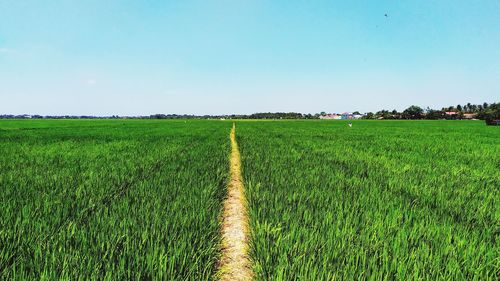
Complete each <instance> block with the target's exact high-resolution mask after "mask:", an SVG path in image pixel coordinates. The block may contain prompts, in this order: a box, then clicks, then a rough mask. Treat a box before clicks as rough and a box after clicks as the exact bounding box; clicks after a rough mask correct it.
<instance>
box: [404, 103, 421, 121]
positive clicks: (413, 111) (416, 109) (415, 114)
mask: <svg viewBox="0 0 500 281" xmlns="http://www.w3.org/2000/svg"><path fill="white" fill-rule="evenodd" d="M423 113H424V110H423V109H422V108H421V107H420V106H416V105H412V106H410V107H408V108H407V109H405V110H404V111H403V118H404V119H422V116H423Z"/></svg>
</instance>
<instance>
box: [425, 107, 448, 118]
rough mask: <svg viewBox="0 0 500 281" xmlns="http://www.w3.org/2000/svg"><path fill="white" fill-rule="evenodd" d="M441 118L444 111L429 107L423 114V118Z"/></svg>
mask: <svg viewBox="0 0 500 281" xmlns="http://www.w3.org/2000/svg"><path fill="white" fill-rule="evenodd" d="M443 118H445V114H444V111H442V110H434V109H429V110H427V114H426V115H425V119H431V120H436V119H443Z"/></svg>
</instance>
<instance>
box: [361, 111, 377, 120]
mask: <svg viewBox="0 0 500 281" xmlns="http://www.w3.org/2000/svg"><path fill="white" fill-rule="evenodd" d="M363 119H375V114H373V112H367V113H366V114H365V116H364V117H363Z"/></svg>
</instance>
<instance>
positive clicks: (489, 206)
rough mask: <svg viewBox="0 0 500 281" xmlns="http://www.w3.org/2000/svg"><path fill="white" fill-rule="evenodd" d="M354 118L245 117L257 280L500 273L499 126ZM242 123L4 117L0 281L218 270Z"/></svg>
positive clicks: (184, 275) (242, 142)
mask: <svg viewBox="0 0 500 281" xmlns="http://www.w3.org/2000/svg"><path fill="white" fill-rule="evenodd" d="M353 124H354V125H353V127H352V128H349V127H348V126H347V122H343V121H276V122H272V121H265V122H260V121H252V122H247V121H237V138H238V143H239V146H240V152H241V157H242V165H243V178H244V181H245V186H246V191H247V197H248V201H249V208H250V227H251V235H252V244H251V258H252V260H253V261H254V271H255V273H256V280H297V279H299V280H331V279H333V278H336V279H375V280H378V279H386V278H387V279H400V280H407V279H421V280H428V279H474V278H476V279H483V280H488V279H490V280H498V279H499V277H500V276H499V273H498V268H500V259H499V250H500V249H499V247H498V244H499V231H498V225H499V220H500V210H499V208H498V206H499V198H500V194H499V193H500V190H499V186H500V172H499V167H500V154H499V151H500V142H499V141H498V140H499V139H500V131H499V130H498V128H496V127H487V126H485V125H484V123H482V122H474V121H463V122H461V121H355V122H353ZM230 128H231V122H230V121H226V122H221V121H194V120H188V121H184V120H180V121H172V120H17V121H16V120H14V121H5V120H2V121H0V188H1V190H2V192H1V193H0V203H1V205H0V279H26V278H27V279H41V278H46V279H58V278H65V279H68V278H69V279H78V278H80V279H91V278H99V279H110V280H111V279H113V280H116V279H139V278H142V279H180V280H186V279H187V280H200V279H201V280H207V279H211V278H213V277H214V273H215V271H216V264H217V260H218V259H219V255H220V235H219V230H220V223H219V221H220V220H219V216H220V213H221V204H222V201H223V197H224V193H225V185H226V183H227V179H228V164H229V163H228V155H229V152H230V146H229V138H228V135H229V131H230Z"/></svg>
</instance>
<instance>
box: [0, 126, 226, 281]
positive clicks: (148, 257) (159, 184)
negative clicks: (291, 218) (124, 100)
mask: <svg viewBox="0 0 500 281" xmlns="http://www.w3.org/2000/svg"><path fill="white" fill-rule="evenodd" d="M229 130H230V125H229V124H227V123H222V122H196V121H187V122H185V121H167V122H165V121H144V120H128V121H120V120H109V121H106V120H53V121H47V120H43V121H34V120H29V121H0V155H1V157H0V187H1V190H2V192H1V193H0V202H1V211H0V276H1V279H14V278H15V279H25V278H29V279H40V278H47V279H58V278H71V279H77V278H83V279H89V278H96V277H100V278H103V277H104V279H113V280H123V279H136V278H147V279H149V278H154V279H162V278H168V279H179V280H186V279H192V280H200V279H210V277H211V276H212V274H213V273H214V272H215V270H216V262H217V259H218V255H219V236H218V233H219V222H218V217H219V213H220V209H221V201H222V197H223V192H224V186H225V183H226V179H227V166H228V159H227V155H228V153H229V140H228V138H227V136H228V134H229Z"/></svg>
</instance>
